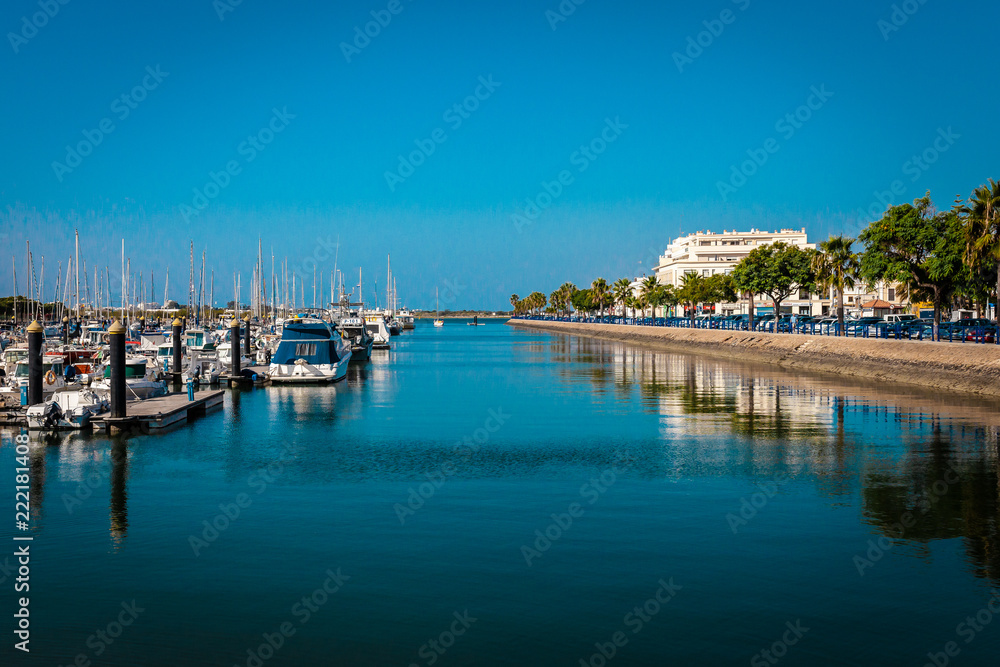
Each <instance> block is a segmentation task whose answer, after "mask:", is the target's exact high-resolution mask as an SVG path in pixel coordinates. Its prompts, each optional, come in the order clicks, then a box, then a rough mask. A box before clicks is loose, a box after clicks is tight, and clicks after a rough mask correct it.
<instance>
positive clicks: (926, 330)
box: [513, 315, 1000, 345]
mask: <svg viewBox="0 0 1000 667" xmlns="http://www.w3.org/2000/svg"><path fill="white" fill-rule="evenodd" d="M513 319H519V320H529V321H530V320H536V321H544V322H578V323H582V324H623V325H630V326H647V327H674V328H680V329H720V330H728V331H750V330H751V326H750V322H749V320H748V319H728V318H708V319H704V318H703V319H693V320H692V319H691V318H687V317H621V316H619V315H605V316H603V317H599V316H586V315H515V316H514V317H513ZM752 330H753V331H759V332H763V333H788V334H806V335H810V336H846V337H849V338H884V339H890V338H891V339H894V340H926V341H932V340H934V336H933V327H932V326H931V325H929V324H926V323H924V322H919V323H912V321H911V322H897V323H889V322H851V321H850V320H848V321H846V322H845V323H844V327H843V330H841V326H840V324H839V323H837V322H833V323H826V322H796V323H795V326H794V327H793V326H792V324H791V322H790V321H788V320H778V321H777V322H775V321H774V319H762V320H757V321H755V322H754V324H753V327H752ZM937 340H939V341H945V342H949V343H986V344H994V345H1000V326H998V325H996V324H992V325H988V326H962V324H961V322H942V323H941V325H940V326H939V327H938V337H937Z"/></svg>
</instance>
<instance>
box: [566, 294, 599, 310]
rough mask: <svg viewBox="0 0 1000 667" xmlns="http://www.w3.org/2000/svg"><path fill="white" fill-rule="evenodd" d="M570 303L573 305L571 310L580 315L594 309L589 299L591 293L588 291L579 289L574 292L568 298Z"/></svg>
mask: <svg viewBox="0 0 1000 667" xmlns="http://www.w3.org/2000/svg"><path fill="white" fill-rule="evenodd" d="M570 302H571V303H572V304H573V308H574V309H575V310H576V311H577V312H581V313H587V312H590V311H592V310H594V308H596V306H595V305H594V303H593V300H592V299H591V292H590V290H589V289H581V290H577V291H576V292H574V293H573V296H572V297H570Z"/></svg>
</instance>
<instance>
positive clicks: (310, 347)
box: [295, 343, 316, 357]
mask: <svg viewBox="0 0 1000 667" xmlns="http://www.w3.org/2000/svg"><path fill="white" fill-rule="evenodd" d="M315 354H316V343H296V344H295V356H296V357H311V356H313V355H315Z"/></svg>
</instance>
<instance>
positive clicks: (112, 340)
mask: <svg viewBox="0 0 1000 667" xmlns="http://www.w3.org/2000/svg"><path fill="white" fill-rule="evenodd" d="M108 347H109V348H110V353H111V354H110V356H111V358H110V363H111V418H112V419H121V418H123V417H125V327H123V326H122V325H121V323H120V322H119V321H118V320H115V323H114V324H112V325H111V328H110V329H108Z"/></svg>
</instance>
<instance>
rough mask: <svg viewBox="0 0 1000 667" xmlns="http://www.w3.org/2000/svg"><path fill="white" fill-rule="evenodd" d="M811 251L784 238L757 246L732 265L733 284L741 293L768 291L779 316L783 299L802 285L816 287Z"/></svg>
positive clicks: (775, 312)
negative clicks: (785, 240) (787, 241)
mask: <svg viewBox="0 0 1000 667" xmlns="http://www.w3.org/2000/svg"><path fill="white" fill-rule="evenodd" d="M812 255H813V253H812V252H809V251H806V250H803V249H801V248H799V247H798V246H794V245H788V244H787V243H783V242H781V241H778V242H776V243H771V244H769V245H765V246H760V247H757V248H754V249H753V250H751V251H750V254H749V255H747V256H746V257H744V258H743V259H742V260H740V262H739V264H737V265H736V266H735V267H734V268H733V273H732V279H733V286H734V287H735V289H736V290H739V291H740V292H741V293H746V292H750V293H752V294H766V295H767V296H768V297H770V299H771V302H772V303H773V304H774V314H775V316H780V315H781V302H782V301H784V300H785V299H787V298H788V297H789V296H791V295H792V294H794V293H795V292H797V291H798V290H799V289H808V290H809V291H813V290H814V289H815V278H814V276H813V271H812ZM751 298H752V297H751Z"/></svg>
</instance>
